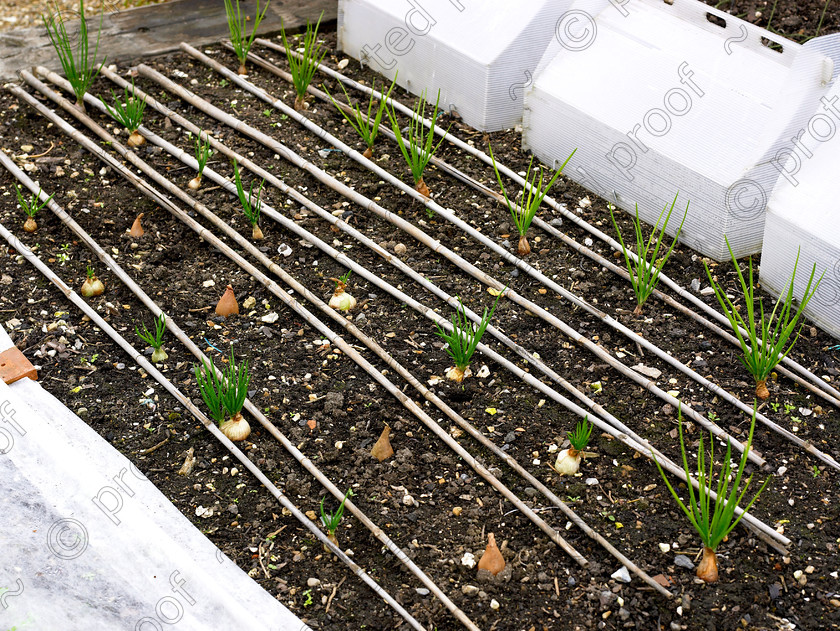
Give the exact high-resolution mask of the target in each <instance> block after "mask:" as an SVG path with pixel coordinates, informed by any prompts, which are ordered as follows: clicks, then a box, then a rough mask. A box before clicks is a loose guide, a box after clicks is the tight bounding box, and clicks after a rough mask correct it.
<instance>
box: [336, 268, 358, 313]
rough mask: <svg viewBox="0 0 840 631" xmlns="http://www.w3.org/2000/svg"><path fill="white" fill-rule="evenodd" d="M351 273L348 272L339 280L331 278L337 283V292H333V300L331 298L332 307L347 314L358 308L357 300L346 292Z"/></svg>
mask: <svg viewBox="0 0 840 631" xmlns="http://www.w3.org/2000/svg"><path fill="white" fill-rule="evenodd" d="M351 273H352V272H350V271H348V272H347V273H346V274H342V275H341V276H340V277H338V278H330V280H331V281H333V282H334V283H335V290H334V291H333V295H332V298H330V307H332V308H333V309H335V310H336V311H344V312H345V313H346V312H348V311H350V310H351V309H353V308H354V307H355V306H356V299H355V298H353V296H351V295H350V294H348V293H347V292H346V291H345V288H346V287H347V281H348V280H350V274H351Z"/></svg>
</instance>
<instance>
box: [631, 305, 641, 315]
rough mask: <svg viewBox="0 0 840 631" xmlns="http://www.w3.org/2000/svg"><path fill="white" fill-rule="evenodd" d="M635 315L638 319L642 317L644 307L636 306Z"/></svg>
mask: <svg viewBox="0 0 840 631" xmlns="http://www.w3.org/2000/svg"><path fill="white" fill-rule="evenodd" d="M633 315H634V316H636V317H637V318H638V317H640V316H641V315H642V305H636V308H635V309H633Z"/></svg>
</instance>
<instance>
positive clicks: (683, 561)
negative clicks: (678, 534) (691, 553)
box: [674, 554, 694, 570]
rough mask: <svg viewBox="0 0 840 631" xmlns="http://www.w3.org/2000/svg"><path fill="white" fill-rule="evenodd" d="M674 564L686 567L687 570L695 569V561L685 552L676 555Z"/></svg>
mask: <svg viewBox="0 0 840 631" xmlns="http://www.w3.org/2000/svg"><path fill="white" fill-rule="evenodd" d="M674 565H676V566H677V567H682V568H685V569H686V570H693V569H694V563H693V562H692V561H691V559H689V558H688V557H687V556H685V555H684V554H678V555H677V556H675V557H674Z"/></svg>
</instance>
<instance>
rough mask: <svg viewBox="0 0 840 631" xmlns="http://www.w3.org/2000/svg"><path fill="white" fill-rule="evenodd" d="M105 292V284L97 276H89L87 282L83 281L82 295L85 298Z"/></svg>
mask: <svg viewBox="0 0 840 631" xmlns="http://www.w3.org/2000/svg"><path fill="white" fill-rule="evenodd" d="M104 292H105V285H104V284H103V283H102V281H101V280H99V279H98V278H97V277H96V276H89V277H88V278H87V279H86V280H85V282H84V283H82V295H83V296H84V297H85V298H92V297H93V296H101V295H102V294H103V293H104Z"/></svg>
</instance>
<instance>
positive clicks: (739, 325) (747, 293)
mask: <svg viewBox="0 0 840 631" xmlns="http://www.w3.org/2000/svg"><path fill="white" fill-rule="evenodd" d="M724 238H725V237H724ZM726 247H728V248H729V255H730V256H731V257H732V264H733V265H734V266H735V271H736V272H737V273H738V280H739V281H740V284H741V291H742V292H743V293H744V304H745V305H746V312H747V317H746V318H744V316H742V315H741V312H740V311H739V310H738V309H737V308H736V307H735V305H734V304H733V303H732V301H731V300H730V299H729V296H727V295H726V292H725V291H723V289H722V288H721V286H720V285H719V284H718V283H717V282H716V281H715V279H714V278H713V277H712V273H711V271H709V266H708V265H707V264H706V263H705V261H704V262H703V265H705V266H706V275H707V276H708V277H709V284H710V285H711V286H712V287H713V288H714V290H715V296H717V299H718V302H719V303H720V306H721V308H722V309H723V313H724V315H725V316H726V318H727V320H729V324H730V325H732V329H733V331H734V332H735V337H737V338H738V344H740V346H741V350H742V352H743V356H742V357H741V358H740V359H741V363H742V364H744V366H745V367H746V369H747V370H748V371H749V372H750V374H751V375H752V376H753V378H754V379H755V394H756V396H757V397H758V398H759V399H761V400H765V399H767V398H768V397H769V396H770V392H769V391H768V390H767V377H769V376H770V373H771V372H773V369H774V368H775V367H776V365H777V364H778V363H779V362H780V361H782V360H783V359H784V358H785V357H787V355H788V353H790V351H791V350H792V349H793V345H794V344H796V341H797V340H798V339H799V333H800V331H801V330H802V325H800V326H799V328H798V329H797V326H796V325H797V323H798V322H799V319H800V317H801V316H802V312H803V310H804V309H805V307H806V306H807V305H808V303H809V302H810V301H811V298H813V297H814V294H815V293H817V289H818V288H819V286H820V283H821V282H822V279H823V276H824V275H825V272H823V273H822V274H821V275H820V277H819V278H818V279H817V282H816V283H814V275H815V274H816V271H817V266H816V265H814V266H813V267H812V268H811V277H810V278H809V279H808V284H807V285H806V286H805V291H804V292H803V294H802V300H801V301H800V303H799V309H798V310H796V311H795V312H794V311H792V305H793V281H794V279H795V278H796V268H797V267H798V266H799V251H798V250H797V252H796V261H795V262H794V264H793V273H791V275H790V284H789V285H788V290H787V295H785V296H784V299H783V300H782V299H780V300H779V301H778V302H777V303H776V305H775V306H774V307H773V311H771V312H770V317H769V318H768V317H767V316H765V314H764V303H763V302H762V300H761V298H759V299H758V313H756V309H755V287H754V285H753V268H752V259H750V275H749V283H747V281H746V280H745V279H744V275H743V274H742V273H741V268H740V267H738V261H737V259H736V258H735V254H734V253H733V252H732V248H731V247H730V246H729V239H726ZM779 305H782V307H781V310H779ZM757 315H758V323H756V316H757ZM742 330H746V331H747V337H746V338H745V337H744V335H743V333H742V332H741V331H742ZM794 331H795V333H796V334H795V335H794ZM791 337H792V338H793V340H792V341H791V342H790V344H789V345H788V340H790V339H791ZM786 346H787V349H786V348H785V347H786Z"/></svg>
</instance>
